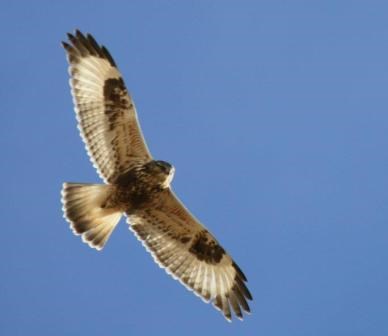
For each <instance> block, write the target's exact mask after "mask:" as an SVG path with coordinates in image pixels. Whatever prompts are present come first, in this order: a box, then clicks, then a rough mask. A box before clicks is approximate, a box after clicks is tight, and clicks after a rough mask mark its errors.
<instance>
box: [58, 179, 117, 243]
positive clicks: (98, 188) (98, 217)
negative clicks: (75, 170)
mask: <svg viewBox="0 0 388 336" xmlns="http://www.w3.org/2000/svg"><path fill="white" fill-rule="evenodd" d="M111 191H112V187H111V186H109V185H104V184H81V183H64V184H63V188H62V204H63V208H62V209H63V213H64V217H65V218H66V219H67V221H68V222H69V223H70V227H71V229H72V230H73V232H74V234H76V235H81V237H82V240H83V241H84V242H85V243H87V244H88V245H89V246H90V247H92V248H95V249H97V250H101V249H102V248H103V247H104V245H105V243H106V242H107V240H108V238H109V236H110V235H111V233H112V231H113V229H114V228H115V227H116V225H117V223H118V222H119V220H120V218H121V215H122V213H121V211H120V210H119V209H117V208H105V203H106V200H107V198H108V197H109V195H110V193H111Z"/></svg>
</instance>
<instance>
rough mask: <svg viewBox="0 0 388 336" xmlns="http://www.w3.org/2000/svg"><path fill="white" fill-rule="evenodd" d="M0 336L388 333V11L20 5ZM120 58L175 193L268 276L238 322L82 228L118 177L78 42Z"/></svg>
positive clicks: (12, 10) (4, 199) (5, 85)
mask: <svg viewBox="0 0 388 336" xmlns="http://www.w3.org/2000/svg"><path fill="white" fill-rule="evenodd" d="M0 28H1V29H0V41H1V57H0V59H1V63H2V66H1V69H0V78H1V81H2V86H1V89H0V98H1V100H0V108H1V113H0V121H1V123H0V125H1V126H0V127H1V136H0V144H1V148H2V156H1V172H2V176H3V182H2V188H1V189H0V197H1V202H0V210H1V214H2V224H1V225H2V231H1V233H2V234H1V235H0V261H1V262H0V279H1V281H0V311H1V315H0V334H2V335H38V334H39V335H96V336H98V335H138V334H142V335H155V334H159V335H165V334H167V333H169V334H170V335H183V334H184V335H187V336H189V335H198V334H206V335H207V334H209V335H210V334H213V335H214V334H216V335H236V334H238V335H267V336H272V335H279V336H283V335H288V336H294V335H295V336H301V335H306V336H307V335H308V336H311V335H318V336H319V335H322V336H327V335H331V336H333V335H341V336H343V335H352V336H354V335H376V336H379V335H387V334H388V322H387V312H388V306H387V302H388V267H387V264H388V263H387V261H388V248H387V246H388V243H387V241H388V174H387V171H388V151H387V148H388V136H387V135H388V94H387V92H388V4H387V2H386V1H368V2H367V1H274V0H271V1H252V2H249V1H241V2H238V1H128V2H127V3H124V1H122V2H121V1H100V2H98V3H97V2H95V1H82V2H81V1H66V2H53V1H3V2H2V3H1V5H0ZM75 28H79V29H81V30H82V31H84V32H90V33H92V34H93V35H94V36H95V37H96V39H97V40H98V41H99V42H101V43H103V44H105V45H106V46H107V47H108V48H109V50H110V51H111V53H112V54H113V56H114V58H115V60H116V62H117V63H118V65H119V67H120V69H121V71H122V73H123V76H124V78H125V81H126V84H127V86H128V88H129V90H130V91H131V92H132V95H133V97H134V99H135V102H136V105H137V108H138V113H139V119H140V122H141V125H142V128H143V131H144V133H145V137H146V139H147V142H148V145H149V147H150V149H151V151H152V153H153V155H154V156H155V157H156V158H158V159H163V160H166V161H169V162H171V163H172V164H174V166H175V167H176V175H175V180H174V182H173V186H174V188H175V190H176V192H177V193H178V194H179V196H180V197H181V199H182V200H183V201H184V202H185V204H186V205H187V206H188V207H189V208H190V209H191V211H192V212H193V213H194V214H195V215H196V216H197V217H198V218H200V219H201V220H202V222H203V223H205V224H206V225H207V226H208V227H209V229H210V230H211V231H212V232H213V233H214V234H215V235H216V236H217V238H218V239H219V240H220V242H221V243H222V244H223V245H224V247H226V249H227V250H228V251H229V252H230V253H231V254H232V255H233V257H234V259H235V260H236V261H237V263H238V264H239V265H240V266H241V268H242V269H243V270H244V272H245V273H246V275H247V277H248V279H249V288H250V290H251V292H252V294H253V296H254V301H253V303H252V306H251V308H252V311H253V314H252V315H251V316H248V317H247V318H246V319H245V321H244V322H243V323H241V322H240V321H237V320H235V321H234V322H233V323H232V324H229V323H227V322H226V321H225V320H224V319H223V317H222V316H221V314H219V313H218V312H217V311H215V310H214V309H213V308H212V307H211V306H210V305H205V304H204V303H202V301H201V300H199V299H198V298H197V297H195V296H193V295H192V294H191V293H190V292H188V291H187V290H186V289H185V288H183V287H182V286H181V285H180V284H179V283H177V282H176V281H173V280H171V279H170V278H169V277H168V276H167V275H166V274H165V273H164V272H163V271H162V270H160V269H159V267H157V266H156V265H155V264H154V263H153V261H152V259H151V258H150V256H149V255H148V254H147V253H146V252H145V251H144V249H143V247H142V246H141V244H139V242H138V241H137V240H136V239H135V238H134V237H133V235H132V233H131V232H130V231H129V230H128V228H127V224H126V223H125V222H124V221H122V222H121V223H120V225H119V226H118V228H117V229H116V231H115V232H114V233H113V235H112V237H111V238H110V241H109V242H108V244H107V246H106V248H105V249H104V251H103V252H97V251H95V250H92V249H90V248H88V247H87V245H85V244H83V243H81V241H80V239H79V238H78V237H75V236H73V235H72V233H71V231H70V230H69V228H68V225H67V223H66V222H65V220H64V219H63V218H62V213H61V204H60V188H61V184H62V182H64V181H79V182H99V179H98V177H97V174H96V173H95V171H94V169H93V167H92V165H91V164H90V162H89V160H88V158H87V155H86V153H85V150H84V148H83V144H82V142H81V139H80V137H79V135H78V131H77V129H76V122H75V116H74V112H73V107H72V101H71V98H70V93H69V87H68V75H67V64H66V61H65V55H64V51H63V50H62V49H61V47H60V41H61V40H63V39H65V37H66V36H65V33H66V32H68V31H72V30H73V29H75Z"/></svg>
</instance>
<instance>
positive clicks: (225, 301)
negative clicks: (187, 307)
mask: <svg viewBox="0 0 388 336" xmlns="http://www.w3.org/2000/svg"><path fill="white" fill-rule="evenodd" d="M68 37H69V40H70V44H68V43H63V45H64V48H65V49H66V51H67V56H68V61H69V64H70V67H69V72H70V76H71V80H70V85H71V88H72V94H73V98H74V103H75V110H76V115H77V120H78V127H79V129H80V133H81V136H82V139H83V140H84V142H85V144H86V149H87V152H88V154H89V156H90V158H91V160H92V162H93V164H94V166H95V167H96V169H97V171H98V173H99V175H100V176H101V177H102V179H103V180H104V182H105V184H85V183H64V185H63V189H62V203H63V211H64V215H65V218H66V219H67V220H68V221H69V222H70V225H71V228H72V230H73V232H74V233H75V234H77V235H81V237H82V239H83V241H84V242H86V243H87V244H89V246H91V247H93V248H96V249H98V250H101V249H102V248H103V247H104V246H105V244H106V242H107V240H108V238H109V236H110V235H111V233H112V231H113V229H114V228H115V227H116V225H117V223H118V221H119V220H120V218H121V216H122V214H125V215H126V217H127V221H128V224H129V225H130V229H131V230H132V231H133V232H134V234H135V235H136V237H137V238H138V239H139V240H140V241H141V242H142V243H143V245H144V246H145V247H146V249H147V250H148V251H149V252H150V253H151V254H152V256H153V257H154V260H155V261H156V262H157V263H158V264H159V265H160V266H161V267H163V268H165V270H166V271H167V273H169V274H170V275H172V276H173V277H174V278H176V279H178V280H179V281H180V282H181V283H182V284H184V285H185V286H186V287H187V288H189V289H190V290H193V291H194V292H195V293H196V294H197V295H199V296H200V297H201V298H202V299H203V300H205V301H206V302H209V301H210V302H212V303H213V305H214V306H215V307H216V308H217V309H219V310H221V311H222V312H223V314H224V316H225V317H226V318H227V319H228V320H230V319H231V309H230V307H232V309H233V311H234V313H235V314H236V316H237V317H239V318H240V319H242V316H243V315H242V310H244V311H245V312H249V311H250V309H249V306H248V303H247V300H251V299H252V296H251V294H250V293H249V291H248V289H247V287H246V285H245V282H246V281H247V279H246V277H245V275H244V274H243V272H242V271H241V270H240V268H239V267H238V266H237V264H236V263H235V262H234V261H233V260H232V258H231V257H230V256H229V255H228V253H227V252H226V251H225V250H224V248H223V247H222V246H221V245H220V244H219V243H218V242H217V240H216V239H215V237H214V236H213V235H212V234H211V233H210V232H209V231H208V230H207V229H206V228H205V227H204V226H203V225H202V224H201V223H200V222H199V221H198V220H197V219H196V218H195V217H194V216H193V215H192V214H191V213H190V212H189V211H188V210H187V209H186V208H185V206H184V205H183V204H182V203H181V202H180V201H179V199H178V198H177V197H176V196H175V194H174V192H173V191H172V189H171V181H172V179H173V175H174V171H175V169H174V167H173V166H172V165H171V164H169V163H167V162H165V161H157V160H154V159H153V158H152V156H151V154H150V152H149V150H148V147H147V145H146V143H145V141H144V138H143V135H142V132H141V129H140V126H139V123H138V120H137V114H136V109H135V106H134V103H133V100H132V98H131V97H130V96H129V94H128V92H127V89H126V87H125V84H124V81H123V79H122V77H121V74H120V72H119V71H118V68H117V66H116V63H115V62H114V60H113V58H112V56H111V55H110V54H109V52H108V50H107V49H106V48H105V47H103V46H100V45H98V44H97V42H96V41H95V40H94V38H93V37H92V36H91V35H87V36H84V35H83V34H82V33H80V32H79V31H77V32H76V34H75V36H74V35H71V34H69V35H68Z"/></svg>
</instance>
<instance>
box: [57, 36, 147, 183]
mask: <svg viewBox="0 0 388 336" xmlns="http://www.w3.org/2000/svg"><path fill="white" fill-rule="evenodd" d="M68 37H69V43H66V42H63V46H64V48H65V49H66V52H67V59H68V61H69V65H70V66H69V72H70V76H71V78H70V85H71V92H72V95H73V100H74V106H75V111H76V115H77V120H78V128H79V130H80V132H81V136H82V139H83V140H84V142H85V145H86V149H87V152H88V154H89V156H90V158H91V160H92V162H93V164H94V166H95V167H96V169H97V171H98V173H99V175H100V176H101V177H102V178H103V179H104V181H105V182H110V183H112V182H114V181H115V179H116V178H117V177H118V176H119V175H121V174H122V173H123V172H125V171H127V170H128V169H130V168H131V166H132V165H134V164H137V163H138V162H139V161H141V162H146V161H149V160H150V159H151V154H150V152H149V150H148V148H147V145H146V143H145V141H144V138H143V135H142V132H141V129H140V126H139V122H138V119H137V114H136V109H135V105H134V102H133V100H132V98H131V96H130V95H129V94H128V91H127V88H126V87H125V84H124V80H123V78H122V76H121V73H120V71H119V70H118V68H117V65H116V63H115V61H114V60H113V58H112V56H111V55H110V54H109V52H108V50H107V49H106V48H105V47H104V46H101V45H99V44H98V43H97V42H96V41H95V39H94V38H93V36H92V35H89V34H88V35H86V36H85V35H83V34H82V33H81V32H80V31H78V30H77V31H76V33H75V34H74V35H72V34H68Z"/></svg>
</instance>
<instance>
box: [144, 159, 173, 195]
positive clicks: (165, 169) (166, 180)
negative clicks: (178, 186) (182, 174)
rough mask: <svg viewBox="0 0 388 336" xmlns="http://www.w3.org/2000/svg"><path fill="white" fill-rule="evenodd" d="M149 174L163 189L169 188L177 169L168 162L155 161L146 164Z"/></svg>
mask: <svg viewBox="0 0 388 336" xmlns="http://www.w3.org/2000/svg"><path fill="white" fill-rule="evenodd" d="M146 170H147V173H148V174H149V175H150V176H152V178H153V179H154V181H155V182H156V183H157V184H158V185H160V186H161V187H162V188H163V189H165V188H168V187H169V186H170V184H171V181H172V179H173V178H174V173H175V168H174V167H173V166H172V165H171V164H169V163H168V162H166V161H161V160H153V161H150V162H148V163H147V164H146Z"/></svg>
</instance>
